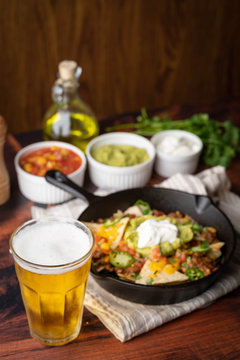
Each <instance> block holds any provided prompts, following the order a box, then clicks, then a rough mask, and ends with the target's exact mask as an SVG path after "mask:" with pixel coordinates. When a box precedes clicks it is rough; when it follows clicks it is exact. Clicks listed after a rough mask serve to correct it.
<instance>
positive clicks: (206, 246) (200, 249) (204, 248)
mask: <svg viewBox="0 0 240 360" xmlns="http://www.w3.org/2000/svg"><path fill="white" fill-rule="evenodd" d="M209 250H210V246H209V242H208V241H207V240H205V241H203V243H202V244H201V245H198V246H194V247H192V248H191V249H189V251H192V252H196V253H203V252H207V251H209Z"/></svg>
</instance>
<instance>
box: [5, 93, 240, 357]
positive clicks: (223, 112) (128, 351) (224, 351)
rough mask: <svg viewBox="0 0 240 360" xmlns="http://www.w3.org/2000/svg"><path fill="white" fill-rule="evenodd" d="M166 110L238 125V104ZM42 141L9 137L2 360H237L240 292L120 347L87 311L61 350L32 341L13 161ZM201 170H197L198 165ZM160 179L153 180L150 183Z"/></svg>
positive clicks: (25, 209)
mask: <svg viewBox="0 0 240 360" xmlns="http://www.w3.org/2000/svg"><path fill="white" fill-rule="evenodd" d="M163 110H164V111H165V112H166V111H167V112H168V113H169V115H171V116H172V117H173V118H184V117H185V116H188V115H191V114H193V113H196V112H208V113H210V114H211V115H212V116H213V117H214V118H216V119H219V120H224V119H226V118H227V117H228V116H231V117H232V119H233V121H234V123H235V124H236V125H238V126H239V125H240V99H235V100H230V101H223V102H219V103H216V104H211V105H201V106H200V105H199V106H176V107H172V108H170V109H163ZM135 115H136V114H125V115H124V114H121V115H119V116H115V117H112V118H108V119H105V120H103V121H101V122H100V124H101V130H102V131H104V128H105V126H106V125H108V124H109V123H112V122H114V123H118V122H122V121H129V120H132V118H133V117H134V116H135ZM37 140H41V131H34V132H29V133H25V134H19V135H18V136H15V137H13V136H11V135H8V139H7V144H6V146H5V156H6V163H7V167H8V171H9V174H10V177H11V198H10V200H9V201H8V202H7V203H6V204H4V205H2V206H0V254H1V258H0V259H1V262H0V308H1V312H0V344H1V345H0V358H7V359H14V360H21V359H24V360H27V359H35V360H36V359H85V360H87V359H91V360H92V359H97V360H98V359H99V360H101V359H107V360H108V359H114V360H126V359H132V360H133V359H134V360H135V359H136V360H139V359H148V360H149V359H173V360H180V359H185V360H188V359H191V360H192V359H216V360H221V359H239V358H240V289H239V288H238V289H237V290H235V291H233V292H232V293H230V294H228V295H226V296H224V297H222V298H220V299H219V300H217V301H216V302H215V303H214V304H212V305H211V306H209V307H207V308H205V309H201V310H197V311H195V312H193V313H191V314H188V315H187V316H184V317H181V318H178V319H176V320H174V321H172V322H169V323H167V324H165V325H163V326H161V327H159V328H157V329H155V330H153V331H150V332H149V333H146V334H144V335H141V336H139V337H137V338H134V339H132V340H131V341H129V342H127V343H124V344H122V343H121V342H119V341H118V340H117V339H116V338H115V337H114V336H113V335H112V334H111V333H110V332H109V331H108V330H107V329H106V328H105V327H104V325H103V324H102V323H101V322H100V321H99V320H98V318H97V317H96V316H94V315H92V314H91V313H90V312H89V311H87V310H86V309H85V311H84V317H83V326H82V330H81V333H80V335H79V337H78V339H77V340H76V341H74V342H72V343H70V344H68V345H66V346H62V347H44V346H42V345H41V344H39V343H38V342H37V341H35V340H33V339H32V338H31V337H30V335H29V331H28V325H27V319H26V315H25V311H24V307H23V303H22V300H21V295H20V290H19V286H18V282H17V278H16V275H15V270H14V266H13V260H12V257H11V256H10V254H9V252H8V249H9V238H10V235H11V233H12V231H13V230H15V228H16V227H18V226H19V225H20V224H22V223H23V222H24V221H26V220H28V219H30V218H31V214H30V209H31V206H32V205H33V203H32V202H31V201H28V200H27V199H25V198H24V197H23V196H22V195H21V194H20V193H19V189H18V185H17V180H16V174H15V171H14V166H13V159H14V155H15V153H16V151H17V150H18V149H19V147H20V145H19V144H21V146H25V145H27V144H30V143H32V142H35V141H37ZM200 168H201V166H200ZM227 172H228V175H229V177H230V180H231V182H232V184H233V187H232V190H233V191H235V192H236V193H238V194H239V195H240V158H239V156H238V157H237V158H236V159H235V160H234V161H233V163H232V164H231V166H230V168H229V169H228V171H227ZM161 180H162V179H161V178H159V177H156V176H154V177H153V181H161Z"/></svg>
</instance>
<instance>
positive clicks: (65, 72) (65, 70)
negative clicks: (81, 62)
mask: <svg viewBox="0 0 240 360" xmlns="http://www.w3.org/2000/svg"><path fill="white" fill-rule="evenodd" d="M58 70H59V74H60V78H61V79H62V80H63V81H67V80H72V79H74V78H75V72H76V70H77V63H76V62H75V61H72V60H64V61H61V62H60V63H59V65H58Z"/></svg>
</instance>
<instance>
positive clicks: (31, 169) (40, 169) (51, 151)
mask: <svg viewBox="0 0 240 360" xmlns="http://www.w3.org/2000/svg"><path fill="white" fill-rule="evenodd" d="M19 164H20V166H21V167H22V168H23V170H25V171H26V172H28V173H30V174H32V175H37V176H44V175H45V173H46V172H47V171H48V170H51V169H54V170H60V171H62V172H63V173H64V174H65V175H68V174H71V173H72V172H74V171H75V170H77V169H78V168H79V167H80V166H81V164H82V159H81V157H80V156H78V155H77V154H76V153H75V152H74V151H72V150H69V149H66V148H61V147H59V146H55V145H53V146H50V147H45V148H41V149H38V150H34V151H32V152H30V153H29V154H27V155H26V156H23V157H22V158H21V159H20V160H19Z"/></svg>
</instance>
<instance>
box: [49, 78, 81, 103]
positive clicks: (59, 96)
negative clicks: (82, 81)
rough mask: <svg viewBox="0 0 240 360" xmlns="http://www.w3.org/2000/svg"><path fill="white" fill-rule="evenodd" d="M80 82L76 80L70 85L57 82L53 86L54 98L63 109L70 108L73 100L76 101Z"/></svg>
mask: <svg viewBox="0 0 240 360" xmlns="http://www.w3.org/2000/svg"><path fill="white" fill-rule="evenodd" d="M78 87H79V85H78V83H76V82H74V83H73V84H71V85H70V86H69V85H68V86H64V84H59V83H55V84H54V86H53V88H52V99H53V101H54V102H55V104H57V105H58V106H59V107H61V108H62V109H66V108H68V106H69V105H71V103H72V102H73V101H76V100H77V99H78V98H79V96H78Z"/></svg>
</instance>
